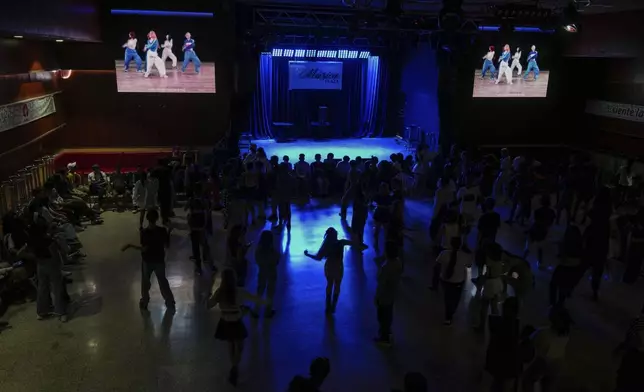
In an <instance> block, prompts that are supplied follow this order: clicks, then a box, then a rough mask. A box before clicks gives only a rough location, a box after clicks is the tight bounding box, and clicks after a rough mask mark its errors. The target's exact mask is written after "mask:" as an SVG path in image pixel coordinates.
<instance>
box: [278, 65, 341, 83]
mask: <svg viewBox="0 0 644 392" xmlns="http://www.w3.org/2000/svg"><path fill="white" fill-rule="evenodd" d="M288 82H289V83H288V89H289V90H342V62H340V61H289V62H288Z"/></svg>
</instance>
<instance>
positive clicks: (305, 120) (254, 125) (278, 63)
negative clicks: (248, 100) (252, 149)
mask: <svg viewBox="0 0 644 392" xmlns="http://www.w3.org/2000/svg"><path fill="white" fill-rule="evenodd" d="M290 60H291V59H289V58H287V57H273V56H272V55H271V54H269V53H265V54H262V55H261V57H260V64H259V70H258V76H257V89H256V91H255V97H254V101H253V115H252V117H253V118H251V130H252V132H253V136H254V137H255V138H259V139H264V138H314V137H324V138H347V137H377V136H381V135H382V132H383V129H384V118H385V115H384V113H385V102H386V99H385V98H386V86H387V83H386V81H387V80H386V79H387V73H386V70H385V68H384V67H383V66H382V65H383V64H382V61H381V60H380V58H379V57H371V58H369V59H367V60H363V59H350V60H344V61H343V60H336V61H343V72H342V90H289V78H288V72H289V67H288V63H289V61H290ZM320 106H326V107H327V108H328V109H327V122H329V123H330V126H329V127H328V128H327V129H319V128H316V127H315V126H313V125H312V124H313V123H316V122H318V120H319V119H318V108H319V107H320ZM321 133H323V134H321Z"/></svg>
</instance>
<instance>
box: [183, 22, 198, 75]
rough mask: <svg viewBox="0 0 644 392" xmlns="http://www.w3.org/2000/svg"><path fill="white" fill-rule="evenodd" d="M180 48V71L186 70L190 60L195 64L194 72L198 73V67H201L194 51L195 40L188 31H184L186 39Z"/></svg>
mask: <svg viewBox="0 0 644 392" xmlns="http://www.w3.org/2000/svg"><path fill="white" fill-rule="evenodd" d="M181 50H182V51H183V66H182V67H181V72H186V68H188V63H190V62H191V61H192V62H193V63H194V64H195V73H197V74H198V73H199V69H201V60H199V57H197V53H195V40H194V39H192V36H191V35H190V33H189V32H188V33H186V40H185V41H183V47H182V48H181Z"/></svg>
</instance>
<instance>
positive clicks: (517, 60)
mask: <svg viewBox="0 0 644 392" xmlns="http://www.w3.org/2000/svg"><path fill="white" fill-rule="evenodd" d="M515 68H516V69H517V75H519V76H521V73H522V72H523V67H522V66H521V48H517V51H516V52H514V55H513V56H512V66H510V73H511V74H512V73H513V72H514V69H515Z"/></svg>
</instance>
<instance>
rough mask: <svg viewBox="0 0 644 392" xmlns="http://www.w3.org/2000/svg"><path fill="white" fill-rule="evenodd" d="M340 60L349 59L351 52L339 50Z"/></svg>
mask: <svg viewBox="0 0 644 392" xmlns="http://www.w3.org/2000/svg"><path fill="white" fill-rule="evenodd" d="M338 58H339V59H346V58H349V51H348V50H345V49H343V50H338Z"/></svg>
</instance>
